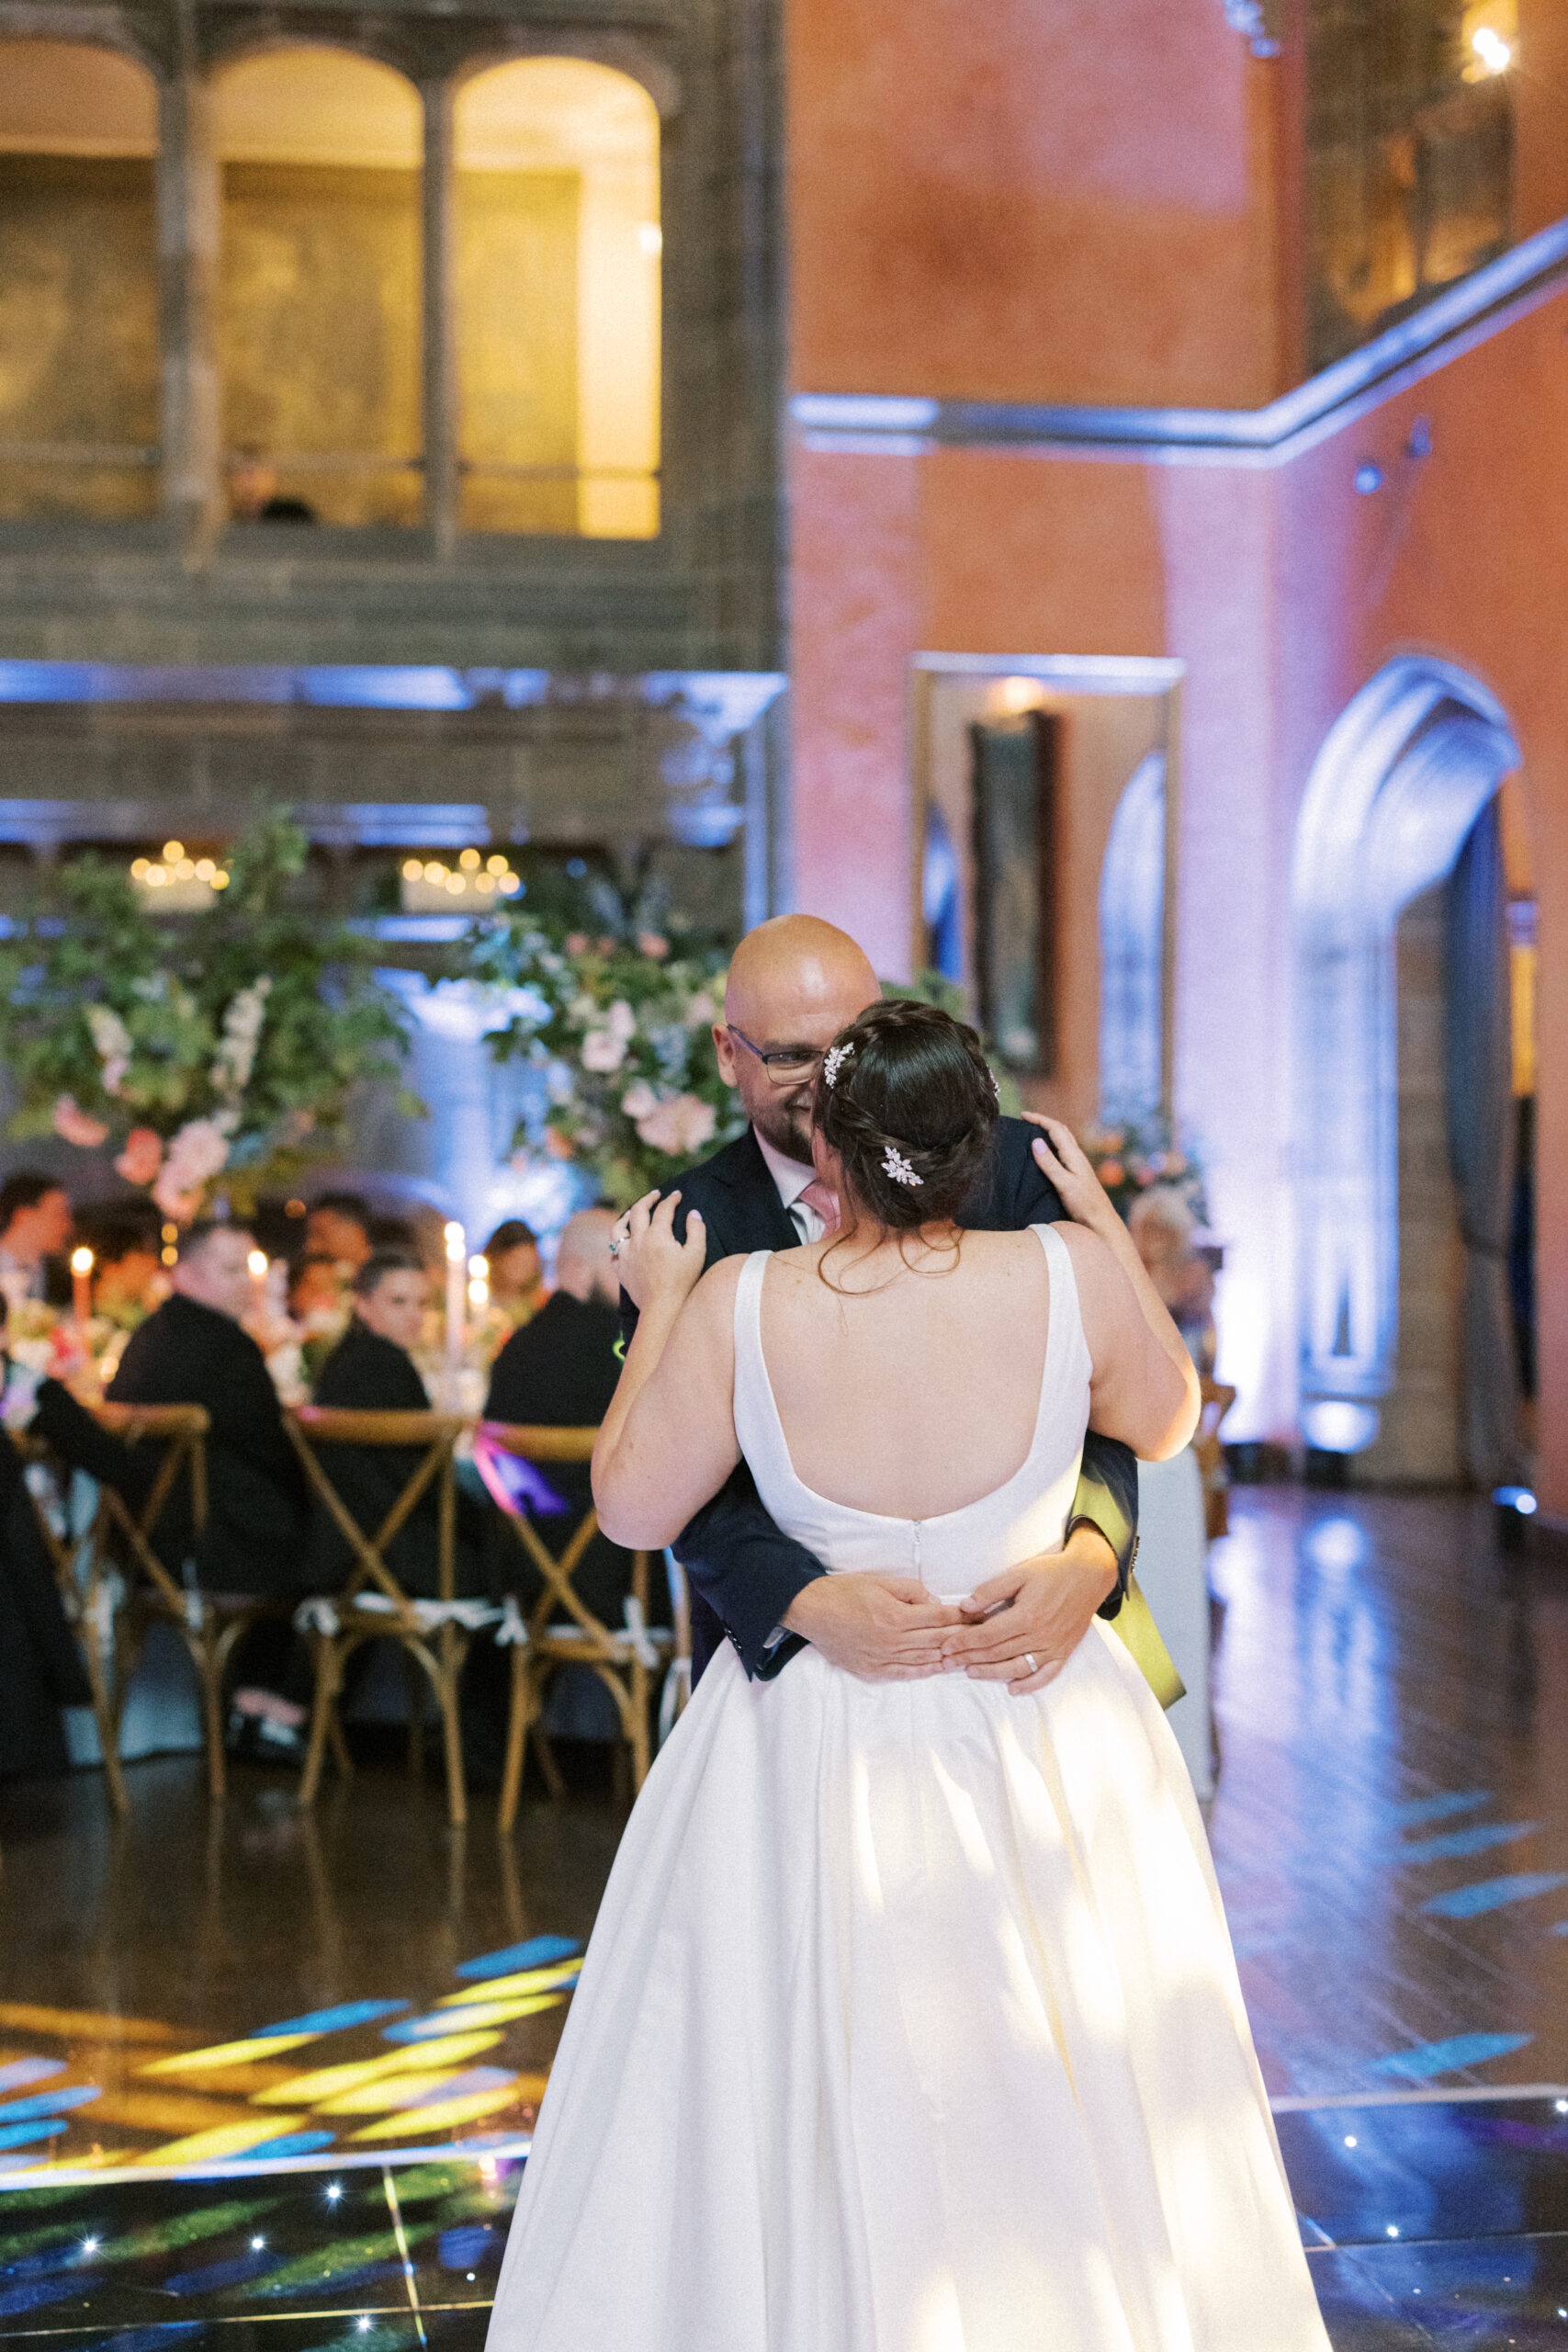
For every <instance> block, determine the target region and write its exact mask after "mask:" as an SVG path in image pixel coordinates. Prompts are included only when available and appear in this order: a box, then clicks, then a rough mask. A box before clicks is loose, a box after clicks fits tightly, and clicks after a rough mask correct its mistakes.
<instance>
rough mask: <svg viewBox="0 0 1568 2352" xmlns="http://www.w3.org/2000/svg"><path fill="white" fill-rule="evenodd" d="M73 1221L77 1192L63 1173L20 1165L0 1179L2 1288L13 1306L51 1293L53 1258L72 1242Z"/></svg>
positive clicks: (58, 1255) (0, 1262)
mask: <svg viewBox="0 0 1568 2352" xmlns="http://www.w3.org/2000/svg"><path fill="white" fill-rule="evenodd" d="M72 1231H73V1218H72V1215H71V1196H70V1194H69V1193H67V1192H66V1190H65V1187H64V1185H63V1184H62V1183H61V1182H59V1181H58V1179H57V1178H55V1177H53V1176H41V1175H39V1173H38V1172H37V1171H36V1170H28V1169H18V1170H17V1173H16V1174H15V1175H14V1176H7V1177H6V1182H4V1183H3V1184H0V1291H4V1292H5V1294H6V1298H7V1299H8V1300H9V1301H10V1304H11V1305H12V1306H20V1305H21V1304H22V1301H23V1300H24V1299H28V1298H44V1297H47V1296H48V1295H49V1291H50V1287H51V1285H50V1279H49V1277H50V1261H51V1259H58V1258H59V1257H60V1256H61V1255H62V1252H63V1251H64V1250H66V1248H67V1247H68V1246H69V1244H70V1240H71V1235H72ZM65 1295H66V1296H69V1295H70V1293H69V1289H67V1291H66V1294H65Z"/></svg>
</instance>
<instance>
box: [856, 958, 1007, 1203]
mask: <svg viewBox="0 0 1568 2352" xmlns="http://www.w3.org/2000/svg"><path fill="white" fill-rule="evenodd" d="M816 1119H817V1125H818V1127H819V1128H820V1129H821V1131H822V1135H823V1138H824V1140H825V1141H826V1142H827V1143H828V1144H829V1145H830V1146H831V1148H832V1149H833V1150H834V1151H836V1152H837V1153H838V1155H839V1158H840V1160H841V1161H842V1163H843V1170H844V1180H845V1183H846V1186H847V1188H848V1190H849V1192H850V1193H851V1194H852V1202H851V1203H846V1204H845V1205H846V1210H847V1211H848V1210H850V1209H852V1208H859V1209H861V1210H863V1212H864V1214H865V1215H866V1216H871V1217H874V1218H875V1219H876V1221H877V1223H878V1224H879V1225H883V1226H886V1227H890V1228H891V1229H892V1230H893V1231H895V1232H904V1233H908V1232H912V1231H914V1230H915V1228H916V1227H919V1226H922V1225H931V1224H933V1223H936V1222H940V1221H941V1220H942V1219H944V1218H948V1217H953V1216H956V1215H957V1213H958V1211H959V1208H960V1207H961V1206H962V1204H963V1203H964V1200H965V1199H966V1197H967V1196H968V1194H969V1193H970V1192H971V1191H972V1190H973V1188H974V1186H975V1184H976V1182H977V1180H978V1178H979V1176H980V1174H981V1171H982V1170H983V1169H984V1167H985V1165H986V1162H987V1159H988V1157H989V1154H990V1149H991V1142H992V1138H993V1136H994V1134H995V1131H996V1125H997V1086H996V1080H995V1079H993V1077H992V1076H991V1073H990V1070H989V1069H988V1068H987V1063H986V1057H985V1055H984V1053H983V1052H982V1051H981V1048H980V1040H979V1038H978V1037H977V1036H976V1033H975V1031H974V1030H973V1029H971V1028H968V1027H967V1026H966V1025H965V1024H964V1023H963V1022H962V1021H954V1019H953V1015H952V1014H951V1013H949V1012H942V1011H940V1010H939V1008H938V1007H937V1006H936V1005H934V1004H920V1003H918V1002H916V1001H915V1000H914V999H913V998H911V997H889V998H886V999H885V1000H884V1001H882V1002H881V1003H879V1004H874V1005H870V1006H868V1007H867V1009H866V1011H865V1012H863V1013H862V1014H861V1016H860V1018H859V1020H858V1021H852V1022H851V1023H850V1025H849V1027H848V1028H847V1029H840V1032H839V1034H838V1035H837V1036H836V1037H835V1038H834V1040H833V1043H832V1045H831V1046H829V1049H828V1051H827V1053H826V1054H825V1055H824V1057H823V1060H822V1075H821V1078H820V1080H819V1081H818V1088H817V1105H816ZM896 1169H901V1170H903V1171H904V1174H903V1181H900V1178H899V1176H898V1175H897V1174H896V1173H895V1172H894V1170H896ZM916 1176H918V1177H919V1183H918V1184H917V1183H912V1182H909V1181H908V1179H909V1178H910V1177H916ZM850 1222H851V1217H850V1216H849V1215H846V1217H845V1224H846V1227H848V1226H849V1224H850Z"/></svg>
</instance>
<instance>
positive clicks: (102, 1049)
mask: <svg viewBox="0 0 1568 2352" xmlns="http://www.w3.org/2000/svg"><path fill="white" fill-rule="evenodd" d="M85 1012H86V1015H87V1026H88V1028H89V1029H90V1030H91V1032H92V1035H93V1046H94V1050H95V1052H96V1054H97V1057H98V1059H99V1060H100V1061H101V1062H107V1061H108V1060H109V1059H110V1058H111V1057H113V1056H115V1055H117V1054H124V1055H129V1054H130V1030H129V1029H128V1028H127V1027H126V1025H125V1023H124V1022H123V1021H122V1020H121V1019H120V1017H119V1015H118V1012H115V1011H114V1010H113V1009H112V1007H111V1006H109V1005H107V1004H89V1005H88V1006H86V1007H85Z"/></svg>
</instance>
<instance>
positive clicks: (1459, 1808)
mask: <svg viewBox="0 0 1568 2352" xmlns="http://www.w3.org/2000/svg"><path fill="white" fill-rule="evenodd" d="M1491 1802H1492V1792H1491V1790H1490V1789H1460V1790H1457V1791H1456V1792H1454V1793H1453V1794H1451V1795H1450V1796H1445V1797H1416V1798H1414V1799H1413V1800H1412V1802H1411V1803H1410V1804H1396V1805H1393V1806H1392V1807H1391V1808H1390V1811H1389V1819H1390V1820H1391V1821H1394V1822H1397V1823H1398V1824H1399V1826H1400V1827H1401V1828H1402V1829H1419V1828H1420V1826H1421V1825H1422V1823H1423V1822H1426V1821H1447V1820H1448V1819H1449V1818H1450V1815H1453V1814H1456V1813H1473V1812H1474V1811H1475V1808H1476V1806H1477V1805H1478V1804H1491Z"/></svg>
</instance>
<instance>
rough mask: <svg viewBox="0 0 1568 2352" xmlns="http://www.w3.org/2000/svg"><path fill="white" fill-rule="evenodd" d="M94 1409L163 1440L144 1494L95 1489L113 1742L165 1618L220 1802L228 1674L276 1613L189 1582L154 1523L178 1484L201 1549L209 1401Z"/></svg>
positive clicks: (129, 1439) (125, 1438) (96, 1589)
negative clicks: (116, 1581)
mask: <svg viewBox="0 0 1568 2352" xmlns="http://www.w3.org/2000/svg"><path fill="white" fill-rule="evenodd" d="M93 1418H94V1419H95V1420H96V1421H97V1422H98V1423H99V1425H100V1426H101V1427H102V1428H104V1429H106V1430H109V1431H110V1433H111V1434H112V1435H113V1436H115V1437H118V1439H120V1441H121V1442H122V1443H124V1444H126V1445H129V1446H132V1447H134V1446H141V1445H146V1446H156V1447H157V1448H158V1449H159V1459H158V1466H157V1469H156V1470H155V1472H154V1473H153V1476H152V1483H151V1485H150V1486H149V1487H148V1489H147V1492H146V1494H145V1495H144V1496H143V1498H142V1499H141V1502H140V1503H138V1504H132V1503H129V1502H127V1500H126V1499H125V1498H124V1496H123V1495H120V1494H118V1493H117V1492H116V1490H115V1489H114V1488H113V1487H102V1488H101V1489H100V1491H99V1500H98V1515H97V1521H96V1526H95V1528H94V1533H93V1550H92V1559H91V1567H90V1572H89V1582H88V1599H87V1606H88V1611H89V1613H90V1614H93V1615H95V1616H96V1622H98V1623H107V1621H108V1619H109V1617H110V1616H111V1615H112V1620H113V1625H114V1661H115V1670H114V1720H115V1739H116V1745H117V1747H118V1737H119V1724H120V1720H121V1718H122V1716H123V1715H124V1713H125V1702H126V1697H127V1694H128V1693H129V1691H130V1684H131V1681H132V1679H133V1678H134V1676H135V1673H136V1668H137V1665H138V1663H139V1661H140V1659H141V1650H142V1645H143V1644H144V1642H145V1641H146V1638H147V1633H148V1629H149V1627H150V1626H152V1624H153V1623H160V1622H161V1623H164V1624H166V1625H170V1626H172V1627H173V1629H174V1631H175V1633H176V1634H178V1635H179V1637H180V1639H181V1641H182V1642H183V1643H184V1644H185V1645H186V1651H187V1653H188V1655H189V1657H190V1661H191V1664H192V1666H193V1667H194V1668H196V1677H197V1684H198V1686H199V1688H200V1692H201V1719H202V1737H203V1742H204V1745H205V1747H206V1750H207V1785H208V1791H209V1795H210V1796H211V1798H212V1800H213V1802H214V1803H215V1804H218V1803H221V1801H222V1798H223V1796H224V1793H225V1791H226V1788H227V1781H228V1776H227V1772H226V1769H225V1763H224V1756H223V1679H224V1675H225V1673H226V1672H227V1670H228V1665H229V1659H230V1657H231V1653H232V1651H233V1648H234V1645H235V1643H236V1642H237V1641H238V1640H239V1639H240V1637H241V1635H242V1634H245V1633H248V1632H249V1630H250V1628H251V1627H252V1626H253V1625H254V1624H256V1623H258V1622H259V1621H260V1620H261V1619H262V1618H263V1617H267V1616H273V1615H276V1602H272V1601H268V1600H265V1599H261V1598H258V1597H257V1596H256V1595H254V1594H252V1593H225V1592H219V1591H209V1590H207V1589H200V1588H197V1586H196V1585H195V1584H187V1583H186V1581H185V1578H184V1575H183V1566H184V1564H183V1563H181V1564H179V1566H177V1567H176V1566H174V1565H172V1564H171V1563H170V1561H169V1560H168V1559H166V1558H165V1556H164V1549H162V1548H160V1547H161V1546H166V1544H167V1540H168V1539H167V1537H166V1535H164V1534H162V1533H161V1532H160V1529H159V1524H158V1523H159V1521H160V1520H161V1519H163V1517H164V1513H165V1511H166V1510H168V1509H169V1508H170V1507H171V1505H174V1504H175V1503H176V1500H177V1498H178V1495H179V1490H180V1488H181V1487H182V1486H183V1487H186V1489H187V1494H188V1505H189V1515H188V1520H187V1521H186V1526H185V1530H184V1532H186V1533H187V1534H188V1539H189V1545H190V1552H191V1555H193V1556H194V1557H199V1556H200V1553H201V1544H202V1538H203V1535H204V1534H205V1532H206V1527H207V1434H208V1429H209V1420H208V1415H207V1409H206V1408H205V1406H202V1405H116V1404H106V1405H96V1406H94V1408H93ZM117 1573H118V1576H119V1577H120V1578H121V1579H122V1581H123V1585H124V1591H123V1594H122V1596H121V1598H120V1599H119V1600H118V1602H116V1601H114V1600H112V1598H111V1596H112V1592H113V1586H112V1583H111V1581H110V1580H111V1578H112V1577H114V1576H115V1575H116V1574H117Z"/></svg>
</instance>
